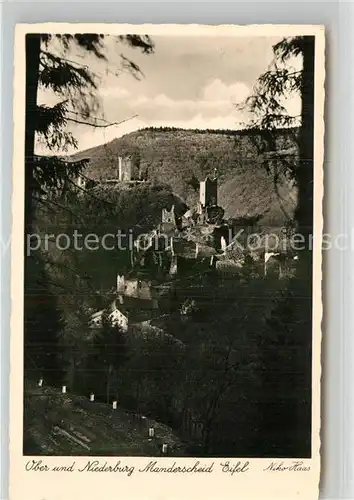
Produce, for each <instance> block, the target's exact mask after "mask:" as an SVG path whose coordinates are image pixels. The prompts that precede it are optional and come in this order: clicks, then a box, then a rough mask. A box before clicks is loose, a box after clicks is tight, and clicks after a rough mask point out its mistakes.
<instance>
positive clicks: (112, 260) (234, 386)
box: [12, 26, 322, 471]
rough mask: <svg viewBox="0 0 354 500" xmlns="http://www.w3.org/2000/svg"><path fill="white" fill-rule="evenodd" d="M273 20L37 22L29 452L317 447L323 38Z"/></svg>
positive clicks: (194, 452)
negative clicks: (117, 24) (188, 25)
mask: <svg viewBox="0 0 354 500" xmlns="http://www.w3.org/2000/svg"><path fill="white" fill-rule="evenodd" d="M147 27H148V26H147ZM43 28H45V26H43ZM132 28H133V27H132ZM284 31H286V30H285V29H283V30H282V31H281V33H280V34H277V32H276V31H274V32H272V33H270V32H269V33H266V34H264V35H263V34H262V31H261V30H258V31H256V32H252V33H251V32H247V31H245V30H244V31H241V32H240V33H239V32H238V31H237V28H235V33H234V34H232V33H230V30H228V31H225V32H223V31H222V30H220V32H219V33H218V34H215V33H214V34H213V35H210V34H209V33H208V32H207V31H206V32H205V33H204V32H203V31H201V32H200V33H198V34H192V33H191V30H187V31H186V32H184V31H183V29H182V28H181V31H180V32H179V33H177V32H173V30H172V31H169V29H168V28H166V30H165V32H164V33H163V32H151V33H149V32H148V33H146V34H142V33H141V29H140V30H137V32H136V34H134V31H132V32H131V34H130V33H126V32H125V31H124V32H123V33H122V34H116V33H115V34H106V33H105V34H101V33H100V32H99V31H97V33H93V32H92V31H89V30H88V32H87V33H85V32H83V31H82V32H81V31H80V32H72V31H71V32H68V33H66V32H65V31H62V32H58V31H55V32H45V31H43V32H33V33H31V31H30V29H29V31H28V32H27V34H26V36H25V54H24V55H23V61H24V63H23V64H24V65H25V66H24V68H25V71H24V73H25V74H24V79H23V87H24V88H23V87H22V91H23V95H24V100H25V110H23V112H24V113H25V118H24V136H23V138H19V139H18V140H19V141H23V143H24V156H23V157H22V166H21V165H19V172H24V173H23V177H24V180H23V186H24V190H23V198H24V224H23V229H24V234H23V233H22V234H23V237H22V238H23V242H24V247H23V251H22V250H21V256H23V257H22V258H23V262H21V260H19V261H18V266H19V268H20V267H21V266H22V268H23V294H22V298H21V301H22V302H23V316H21V321H22V325H23V326H22V327H23V345H20V344H18V347H17V348H16V349H17V350H18V352H20V351H21V353H22V354H21V356H22V358H21V359H22V360H23V416H22V414H21V418H23V436H22V452H23V456H24V457H33V456H35V457H39V459H41V460H40V461H39V462H38V461H37V462H35V461H32V462H28V463H29V464H30V465H29V469H28V470H30V469H31V467H32V468H34V469H35V468H36V467H40V465H38V463H39V464H40V463H42V464H43V463H44V462H43V460H44V461H45V458H46V457H88V459H87V462H80V463H83V464H84V465H82V468H84V467H86V468H87V470H88V471H90V470H94V468H95V467H96V468H97V464H100V466H101V465H102V464H104V460H103V461H102V460H99V459H97V461H93V460H91V458H90V457H96V458H97V457H98V458H99V457H111V458H112V457H120V459H121V460H122V463H123V462H124V457H160V458H166V457H167V458H169V463H171V464H172V463H174V459H175V458H177V457H194V458H196V459H198V460H201V459H202V458H208V457H214V458H215V457H223V458H224V459H225V457H226V459H228V460H231V459H232V458H233V457H242V460H243V462H242V463H241V465H240V467H246V468H247V465H245V464H248V463H249V462H245V460H251V459H253V458H263V459H267V458H269V459H272V460H273V459H274V460H276V461H277V462H273V463H277V464H279V463H282V462H281V460H283V459H284V460H285V459H294V460H297V461H295V462H294V464H295V465H293V467H294V468H295V470H300V471H301V470H303V469H302V468H301V463H302V462H301V460H305V459H311V457H313V453H314V452H315V454H317V449H316V450H313V439H312V438H313V432H314V429H313V384H314V381H313V366H314V362H315V363H319V357H318V359H317V356H318V351H317V350H316V359H315V360H314V357H313V356H314V354H313V346H314V345H316V346H317V345H318V344H317V343H316V344H315V343H314V338H315V337H314V328H316V329H318V328H319V324H320V321H318V319H317V322H316V324H315V323H314V320H313V300H314V297H315V296H316V294H317V297H318V298H319V299H320V295H321V289H320V284H319V285H318V287H317V288H314V274H313V269H314V265H315V262H314V251H313V245H314V243H313V242H314V238H313V235H314V217H315V204H314V198H315V192H316V185H315V177H316V176H315V124H316V120H315V95H316V71H315V64H316V56H315V54H316V43H317V38H316V36H315V35H308V34H305V35H301V34H298V33H297V34H295V35H294V34H293V32H292V31H291V30H289V35H287V34H286V33H285V35H284ZM321 105H322V104H321ZM320 146H321V142H320ZM317 167H318V165H317ZM319 168H320V169H321V168H322V165H321V164H320V165H319ZM21 169H22V170H21ZM14 175H15V177H16V173H15V174H14ZM19 175H20V174H19ZM21 175H22V174H21ZM18 299H20V298H18ZM314 325H315V326H314ZM316 338H317V337H316ZM317 341H318V338H317V340H316V342H317ZM316 349H317V348H316ZM17 369H18V366H16V370H17ZM12 370H14V368H12ZM21 370H22V368H21ZM21 373H22V372H21ZM316 373H317V372H316ZM316 384H318V379H317V375H316ZM316 432H318V430H316ZM122 457H123V458H122ZM146 463H147V467H150V469H151V470H152V469H153V467H154V466H156V467H157V465H156V462H155V465H154V462H149V461H147V462H146ZM197 463H199V462H197ZM227 463H228V462H227ZM269 463H270V464H271V462H269ZM31 464H32V465H31ZM85 464H86V465H85ZM242 464H243V465H242ZM296 464H297V465H296ZM117 467H118V466H117ZM270 467H272V466H271V465H270ZM26 470H27V469H26Z"/></svg>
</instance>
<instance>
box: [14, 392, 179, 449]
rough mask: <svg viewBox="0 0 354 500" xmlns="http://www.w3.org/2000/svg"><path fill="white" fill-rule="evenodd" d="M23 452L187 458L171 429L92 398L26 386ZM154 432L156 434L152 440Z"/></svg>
mask: <svg viewBox="0 0 354 500" xmlns="http://www.w3.org/2000/svg"><path fill="white" fill-rule="evenodd" d="M24 419H25V427H26V436H25V440H24V453H25V454H27V455H56V456H60V455H63V456H65V455H67V454H73V455H84V456H85V455H95V456H110V455H111V456H122V455H128V456H134V455H135V456H136V455H144V456H159V455H162V444H167V445H168V448H169V455H174V454H177V455H179V456H180V455H183V451H184V450H183V445H182V443H181V441H180V440H179V439H178V438H177V437H176V436H175V435H174V434H173V432H172V431H171V429H169V428H168V427H167V426H166V425H163V424H160V423H157V422H155V421H154V420H151V419H147V418H146V417H143V416H142V415H139V414H136V413H133V412H129V411H125V410H123V409H121V408H119V407H118V408H117V409H116V410H113V409H112V407H111V406H109V405H106V404H103V403H96V402H90V401H89V399H88V398H87V397H82V396H76V395H72V394H62V393H61V392H60V391H59V390H56V389H53V388H48V389H45V388H39V387H35V386H34V384H29V383H27V387H26V392H25V414H24ZM149 427H153V428H154V429H155V435H154V437H153V439H151V438H149V432H148V430H149Z"/></svg>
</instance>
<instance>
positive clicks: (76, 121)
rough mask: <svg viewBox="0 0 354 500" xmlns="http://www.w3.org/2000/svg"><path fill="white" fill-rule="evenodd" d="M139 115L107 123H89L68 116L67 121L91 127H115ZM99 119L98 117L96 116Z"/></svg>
mask: <svg viewBox="0 0 354 500" xmlns="http://www.w3.org/2000/svg"><path fill="white" fill-rule="evenodd" d="M137 116H139V115H133V116H131V117H130V118H126V119H125V120H122V121H120V122H111V123H106V124H98V123H88V122H85V121H82V120H77V119H76V118H68V117H67V118H66V119H67V121H69V122H74V123H79V124H80V125H88V126H90V127H94V128H108V127H113V126H116V125H121V124H122V123H125V122H127V121H129V120H132V119H133V118H136V117H137ZM95 119H97V118H95ZM98 119H102V120H103V118H98Z"/></svg>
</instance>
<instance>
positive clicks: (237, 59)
mask: <svg viewBox="0 0 354 500" xmlns="http://www.w3.org/2000/svg"><path fill="white" fill-rule="evenodd" d="M105 40H106V42H105V54H106V57H107V61H99V60H97V59H96V58H95V57H94V56H93V55H89V56H88V55H87V54H85V53H84V52H80V51H78V50H77V49H75V50H72V51H71V52H69V53H66V54H65V57H66V58H67V59H69V60H70V61H76V62H77V63H78V64H79V65H86V66H87V67H88V68H89V70H90V71H92V72H93V73H94V74H95V75H97V77H98V78H99V86H98V89H97V98H98V102H99V110H98V111H97V112H96V113H95V116H97V117H100V118H104V119H105V120H108V121H109V122H120V121H122V120H127V121H125V122H124V123H122V124H120V125H114V126H110V127H106V128H96V129H95V128H92V127H90V126H87V125H78V124H74V123H69V125H68V130H70V131H71V132H72V133H73V135H74V136H75V138H76V139H77V141H78V151H82V150H85V149H88V148H91V147H93V146H96V145H99V144H103V143H106V142H108V141H111V140H112V139H115V138H117V137H121V136H122V135H124V134H127V133H130V132H132V131H135V130H138V129H141V128H144V127H149V126H173V127H181V128H212V129H237V128H242V127H243V124H244V123H245V122H247V120H248V119H249V117H248V116H247V114H246V113H245V112H242V111H240V110H238V109H237V107H236V104H238V103H240V102H242V101H243V100H244V99H245V98H246V97H247V96H248V95H250V93H252V89H253V87H254V85H255V83H256V81H257V78H258V77H259V76H260V75H261V74H262V73H263V72H264V71H266V70H267V68H268V66H269V65H270V64H271V62H272V59H273V52H272V46H273V45H274V44H275V43H277V42H278V41H279V38H270V37H245V36H228V37H208V36H205V35H204V36H203V37H197V36H193V37H191V36H175V35H174V36H161V35H160V36H155V37H153V41H154V44H155V50H154V53H153V54H150V55H146V54H142V53H141V52H140V50H139V49H132V48H130V47H128V46H126V45H124V44H121V43H120V42H118V41H117V39H116V38H115V37H106V39H105ZM53 50H55V51H59V50H60V49H59V48H58V47H56V46H54V47H53ZM121 54H123V55H124V56H125V57H128V58H129V59H131V60H132V61H134V63H136V64H137V65H138V66H139V67H140V69H141V71H142V73H143V77H141V78H140V79H139V80H137V79H136V78H134V77H133V76H132V75H131V74H130V73H129V72H127V71H121V65H120V61H121V57H120V55H121ZM291 64H292V65H295V66H299V65H301V61H292V62H291ZM38 102H39V103H40V104H47V105H52V104H54V103H55V102H57V101H56V97H55V96H54V95H53V94H51V93H50V92H48V91H44V90H43V89H40V90H39V92H38ZM284 104H285V107H286V108H287V110H288V112H289V113H290V114H293V115H298V114H300V108H301V102H300V98H299V97H298V96H290V97H289V99H288V100H287V101H285V102H284ZM135 115H137V116H136V117H135V118H132V119H130V118H131V117H133V116H135ZM101 123H103V122H101ZM68 152H69V153H72V152H74V151H73V150H72V149H71V150H69V151H68ZM37 153H38V154H44V153H47V151H46V150H45V148H44V147H43V146H40V145H39V146H37Z"/></svg>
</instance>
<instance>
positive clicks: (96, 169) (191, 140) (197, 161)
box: [74, 128, 296, 225]
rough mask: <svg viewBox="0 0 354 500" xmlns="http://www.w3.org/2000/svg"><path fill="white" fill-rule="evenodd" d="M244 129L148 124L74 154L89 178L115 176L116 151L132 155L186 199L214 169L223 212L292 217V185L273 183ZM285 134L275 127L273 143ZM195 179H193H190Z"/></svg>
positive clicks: (271, 219) (284, 140)
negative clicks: (85, 163) (86, 160)
mask: <svg viewBox="0 0 354 500" xmlns="http://www.w3.org/2000/svg"><path fill="white" fill-rule="evenodd" d="M252 139H254V133H253V135H252V133H251V132H248V131H212V130H210V131H200V130H183V129H173V128H167V129H154V128H148V129H144V130H140V131H136V132H133V133H131V134H127V135H125V136H123V137H121V138H118V139H115V140H113V141H111V142H109V143H107V144H105V145H102V146H97V147H95V148H91V149H89V150H86V151H83V152H80V153H78V154H76V155H75V156H74V158H75V159H81V158H90V163H89V165H88V168H87V171H86V175H87V176H88V177H90V178H93V179H101V180H104V179H109V178H115V177H117V176H118V174H117V171H118V156H123V157H124V156H126V155H133V157H135V158H139V160H140V162H141V166H142V167H143V168H144V169H147V170H148V176H149V179H151V181H153V182H157V183H163V184H169V185H171V187H172V189H173V191H174V192H175V193H176V194H178V195H180V196H181V197H182V198H184V199H185V201H186V202H187V203H189V204H194V203H195V202H196V201H197V200H198V187H197V185H196V183H195V181H196V179H197V180H202V179H204V177H205V176H206V175H207V174H209V173H212V172H213V171H214V169H215V168H216V169H217V171H218V176H219V179H220V182H219V205H221V206H222V207H223V208H224V209H225V210H226V216H228V217H242V216H255V215H262V216H263V223H265V224H269V223H270V224H271V225H273V224H282V223H283V222H284V220H286V219H287V218H289V217H290V218H291V217H292V215H293V211H294V208H295V205H296V189H295V187H294V186H293V184H292V183H291V182H290V181H288V180H287V179H285V178H282V177H281V178H280V179H279V181H278V184H277V185H276V183H275V182H274V174H275V172H267V171H266V169H265V167H264V164H263V158H262V157H261V156H259V155H258V153H257V149H256V147H255V144H254V141H253V140H252ZM289 141H290V139H289V138H288V134H287V133H286V132H284V131H279V140H278V143H279V144H278V146H279V147H280V148H282V147H287V146H289ZM193 180H194V183H193Z"/></svg>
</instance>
